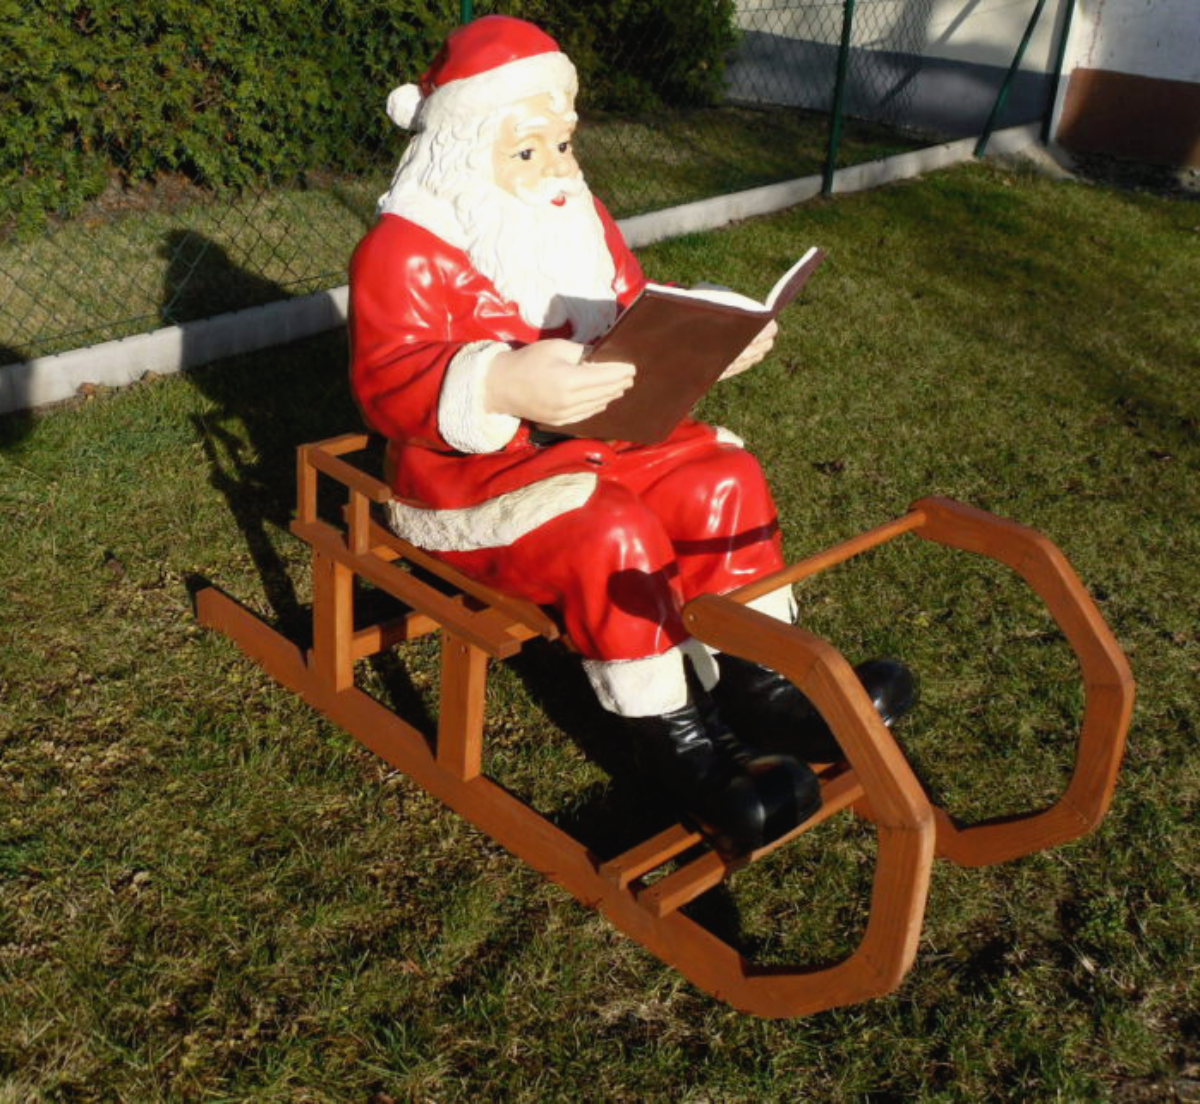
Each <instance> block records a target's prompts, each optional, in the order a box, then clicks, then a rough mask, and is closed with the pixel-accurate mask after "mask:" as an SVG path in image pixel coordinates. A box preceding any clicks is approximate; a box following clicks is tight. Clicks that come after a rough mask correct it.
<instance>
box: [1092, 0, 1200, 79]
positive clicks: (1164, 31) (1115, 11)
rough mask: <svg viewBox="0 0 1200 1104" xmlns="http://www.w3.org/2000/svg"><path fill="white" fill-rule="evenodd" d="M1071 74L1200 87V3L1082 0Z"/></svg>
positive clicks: (1187, 0) (1185, 0)
mask: <svg viewBox="0 0 1200 1104" xmlns="http://www.w3.org/2000/svg"><path fill="white" fill-rule="evenodd" d="M1076 22H1077V26H1076V28H1075V33H1074V34H1073V35H1072V36H1071V58H1070V61H1071V68H1079V69H1108V70H1112V71H1114V72H1117V73H1132V74H1135V75H1137V76H1142V77H1156V78H1158V79H1160V80H1178V81H1188V82H1189V83H1192V84H1200V0H1079V7H1078V10H1077V11H1076Z"/></svg>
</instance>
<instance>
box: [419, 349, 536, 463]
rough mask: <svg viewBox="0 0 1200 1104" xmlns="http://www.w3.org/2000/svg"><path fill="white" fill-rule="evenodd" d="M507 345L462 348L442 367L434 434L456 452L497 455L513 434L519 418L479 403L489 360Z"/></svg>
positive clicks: (502, 351) (504, 350) (518, 425)
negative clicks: (444, 369) (442, 373)
mask: <svg viewBox="0 0 1200 1104" xmlns="http://www.w3.org/2000/svg"><path fill="white" fill-rule="evenodd" d="M508 351H509V346H508V345H506V344H505V343H504V342H503V341H473V342H471V343H470V344H469V345H464V346H463V347H462V348H461V349H459V350H458V352H457V353H455V354H454V359H453V360H451V361H450V363H449V365H448V366H447V368H446V375H445V376H444V377H443V379H442V392H441V396H440V397H439V398H438V431H439V432H440V433H441V435H442V436H443V437H444V438H445V439H446V441H447V443H448V444H450V445H452V446H453V447H454V448H456V449H458V451H459V452H470V453H478V452H498V451H499V450H500V449H502V448H504V446H505V445H507V444H508V442H509V441H511V440H512V439H513V437H514V436H515V435H516V432H517V429H518V428H519V427H520V425H521V419H520V418H515V417H513V416H512V415H511V414H491V413H489V412H488V410H487V409H486V408H485V406H484V403H483V396H484V385H485V382H486V380H487V373H488V369H489V368H490V367H491V365H492V361H493V360H495V359H496V357H497V356H498V355H499V354H500V353H507V352H508Z"/></svg>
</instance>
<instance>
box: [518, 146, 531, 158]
mask: <svg viewBox="0 0 1200 1104" xmlns="http://www.w3.org/2000/svg"><path fill="white" fill-rule="evenodd" d="M517 156H518V157H519V158H520V159H521V160H522V161H532V160H533V150H531V149H523V150H521V152H520V153H518V154H517Z"/></svg>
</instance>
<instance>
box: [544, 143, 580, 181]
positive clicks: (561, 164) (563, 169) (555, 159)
mask: <svg viewBox="0 0 1200 1104" xmlns="http://www.w3.org/2000/svg"><path fill="white" fill-rule="evenodd" d="M575 171H576V166H575V155H574V154H573V153H572V152H571V151H570V150H569V149H568V150H567V151H566V152H565V153H560V152H559V151H558V150H557V149H556V150H554V152H553V153H552V154H551V156H550V157H549V159H548V160H547V161H546V169H545V175H546V176H574V175H575Z"/></svg>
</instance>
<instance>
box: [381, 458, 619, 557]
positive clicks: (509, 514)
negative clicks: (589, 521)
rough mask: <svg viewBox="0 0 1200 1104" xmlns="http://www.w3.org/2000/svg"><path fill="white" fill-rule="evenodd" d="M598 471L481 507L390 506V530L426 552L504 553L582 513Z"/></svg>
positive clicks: (555, 479) (543, 483) (569, 475)
mask: <svg viewBox="0 0 1200 1104" xmlns="http://www.w3.org/2000/svg"><path fill="white" fill-rule="evenodd" d="M596 482H597V480H596V476H595V474H594V473H593V472H566V473H565V474H563V475H552V476H550V478H549V479H542V480H540V481H539V482H537V483H531V484H530V485H529V486H528V487H521V488H519V489H518V490H515V491H509V492H508V493H507V494H502V495H497V496H496V497H495V498H489V499H486V500H485V501H483V502H481V503H479V505H477V506H463V507H459V508H458V509H450V510H434V509H429V508H427V507H422V506H410V505H408V504H407V503H404V502H395V501H392V502H389V503H387V504H386V506H385V510H386V512H387V519H388V525H389V526H390V527H391V529H392V532H394V533H395V534H396V535H397V536H399V537H403V538H404V539H405V540H406V541H411V542H412V543H413V544H415V545H416V546H417V547H418V548H424V549H425V550H426V551H427V552H475V551H477V550H479V549H481V548H505V547H507V546H508V545H510V544H513V543H514V542H515V541H518V540H520V538H521V537H523V536H525V535H526V534H527V533H532V532H533V531H534V530H535V529H537V528H538V527H539V526H541V525H545V524H546V522H548V521H553V520H554V518H556V517H558V516H559V515H560V514H565V513H567V512H568V511H570V510H578V509H579V507H581V506H582V505H583V504H584V503H585V502H587V500H588V499H589V498H591V497H592V494H593V492H594V491H595V490H596Z"/></svg>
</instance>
